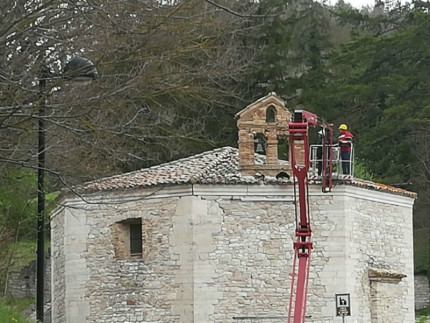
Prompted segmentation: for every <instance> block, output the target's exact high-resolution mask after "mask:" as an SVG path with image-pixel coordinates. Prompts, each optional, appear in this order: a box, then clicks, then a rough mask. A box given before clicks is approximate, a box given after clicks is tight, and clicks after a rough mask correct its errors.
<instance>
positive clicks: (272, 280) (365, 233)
mask: <svg viewBox="0 0 430 323" xmlns="http://www.w3.org/2000/svg"><path fill="white" fill-rule="evenodd" d="M311 196H312V197H311V213H312V224H313V234H314V235H313V236H314V244H315V247H314V250H313V256H312V261H311V270H310V282H309V291H308V307H307V315H309V316H310V318H309V319H308V320H307V322H319V323H320V322H335V321H336V320H338V319H336V316H335V304H334V295H335V294H336V293H350V295H351V305H352V309H351V311H352V317H351V318H348V321H350V322H388V321H386V320H385V319H383V317H385V315H387V314H390V316H387V317H390V322H392V323H395V322H398V323H407V322H410V323H412V322H414V305H413V304H414V303H413V292H414V285H413V261H412V254H411V252H410V250H411V248H412V233H411V232H412V218H411V214H412V213H411V212H412V211H411V209H412V201H411V199H410V198H407V197H401V196H395V197H393V196H392V195H391V194H387V193H382V192H369V191H368V190H366V189H365V188H358V187H351V186H338V187H336V188H335V189H334V190H333V192H332V193H325V194H324V193H321V192H320V188H319V187H311ZM87 198H89V200H90V201H91V202H92V203H91V204H86V203H84V202H83V201H81V200H80V199H79V198H76V197H69V198H67V199H65V200H64V202H63V205H64V207H62V208H61V209H58V210H57V212H56V213H55V214H53V216H52V221H53V223H54V225H53V226H52V230H53V232H52V237H53V239H55V241H54V243H53V251H52V252H53V258H54V265H53V273H55V274H54V275H53V309H52V310H53V321H54V322H187V323H188V322H201V323H203V322H219V323H221V322H238V321H240V322H253V319H251V318H254V320H255V319H256V318H257V319H258V321H259V322H285V320H286V307H287V304H288V299H289V289H290V273H291V263H292V242H293V235H294V227H295V224H294V207H293V204H292V201H293V195H292V188H291V187H290V188H288V187H271V186H263V187H261V186H253V185H250V186H246V185H242V186H240V185H238V186H224V187H222V186H221V187H214V186H211V187H207V186H204V185H192V186H181V187H178V188H177V189H175V190H174V192H170V191H169V190H167V191H166V190H161V191H157V192H155V191H154V189H143V190H140V191H136V190H133V191H129V192H124V193H110V194H106V193H105V194H103V195H100V194H95V195H92V196H87ZM96 201H98V202H99V203H95V202H96ZM103 201H109V203H103ZM94 203H95V204H94ZM136 217H140V218H141V219H142V228H143V230H142V235H143V237H142V241H143V242H142V243H143V252H142V256H141V257H140V258H139V259H131V258H130V259H118V257H116V256H115V248H114V244H115V242H114V241H115V234H113V232H114V231H113V230H112V227H113V226H115V224H116V223H118V222H120V221H124V220H127V219H134V218H136ZM71 219H73V220H71ZM61 223H68V224H69V225H67V226H64V225H63V226H62V225H61ZM61 232H64V234H62V235H60V234H59V233H61ZM64 246H67V247H64ZM54 255H55V256H54ZM375 270H378V271H382V272H395V273H400V276H401V277H402V278H400V279H397V281H396V282H393V281H390V282H388V283H386V282H379V281H378V282H377V283H374V282H371V278H369V277H370V276H371V274H370V273H372V272H374V271H375ZM400 276H399V277H400ZM396 277H397V276H396ZM375 291H377V292H376V293H375ZM390 291H395V293H392V292H390ZM381 297H382V298H381ZM372 304H376V305H372ZM386 304H387V305H388V306H386ZM247 318H248V319H247Z"/></svg>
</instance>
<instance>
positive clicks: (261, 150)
mask: <svg viewBox="0 0 430 323" xmlns="http://www.w3.org/2000/svg"><path fill="white" fill-rule="evenodd" d="M254 153H257V154H259V155H266V137H265V136H264V135H263V134H262V133H257V134H256V135H255V136H254Z"/></svg>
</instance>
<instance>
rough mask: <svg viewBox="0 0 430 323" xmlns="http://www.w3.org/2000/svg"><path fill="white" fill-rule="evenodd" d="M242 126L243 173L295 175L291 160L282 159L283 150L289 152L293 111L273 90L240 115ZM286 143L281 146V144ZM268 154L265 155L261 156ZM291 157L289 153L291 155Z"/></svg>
mask: <svg viewBox="0 0 430 323" xmlns="http://www.w3.org/2000/svg"><path fill="white" fill-rule="evenodd" d="M236 118H237V127H238V129H239V136H238V137H239V143H238V145H239V167H240V170H241V172H242V174H243V175H251V176H254V175H256V174H257V173H260V174H262V175H265V176H284V177H289V176H291V166H290V163H289V160H288V159H287V160H279V154H278V152H279V151H283V152H284V153H287V154H288V149H289V147H288V123H289V121H290V119H291V113H290V111H288V109H287V108H286V107H285V104H284V102H283V101H282V100H281V99H280V98H279V97H278V96H277V95H276V93H274V92H271V93H269V94H268V95H267V96H265V97H263V98H261V99H259V100H257V101H255V102H254V103H252V104H250V105H248V106H247V107H246V108H245V109H243V110H242V111H240V112H238V113H237V114H236ZM281 142H282V143H284V144H285V146H284V147H281V145H280V143H281ZM258 154H259V155H264V156H265V158H264V156H258ZM288 156H289V154H288Z"/></svg>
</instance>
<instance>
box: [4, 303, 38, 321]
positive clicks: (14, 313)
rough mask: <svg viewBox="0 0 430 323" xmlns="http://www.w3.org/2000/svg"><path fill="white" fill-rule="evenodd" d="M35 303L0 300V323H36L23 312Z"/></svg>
mask: <svg viewBox="0 0 430 323" xmlns="http://www.w3.org/2000/svg"><path fill="white" fill-rule="evenodd" d="M33 303H34V299H16V300H12V299H5V298H0V323H34V322H36V321H33V320H30V319H28V318H26V317H24V315H23V314H22V312H23V311H24V310H25V309H26V308H28V307H29V306H30V305H31V304H33Z"/></svg>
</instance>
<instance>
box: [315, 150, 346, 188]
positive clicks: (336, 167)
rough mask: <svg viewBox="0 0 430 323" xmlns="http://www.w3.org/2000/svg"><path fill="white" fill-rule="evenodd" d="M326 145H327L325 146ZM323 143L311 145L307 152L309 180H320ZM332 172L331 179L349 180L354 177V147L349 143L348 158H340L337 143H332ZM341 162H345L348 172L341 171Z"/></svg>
mask: <svg viewBox="0 0 430 323" xmlns="http://www.w3.org/2000/svg"><path fill="white" fill-rule="evenodd" d="M326 147H327V146H326ZM322 149H323V145H321V144H320V145H311V146H310V154H309V161H310V167H309V180H311V181H314V182H319V181H321V180H322V172H323V170H322V167H323V166H322V165H323V154H322ZM331 158H332V163H333V172H332V179H333V180H340V181H349V180H352V179H353V178H354V147H353V145H352V143H351V154H350V158H349V160H342V158H341V155H340V147H339V145H338V144H334V145H333V149H332V156H331ZM342 162H343V163H346V164H347V168H348V170H349V171H348V174H344V173H343V171H342Z"/></svg>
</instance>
